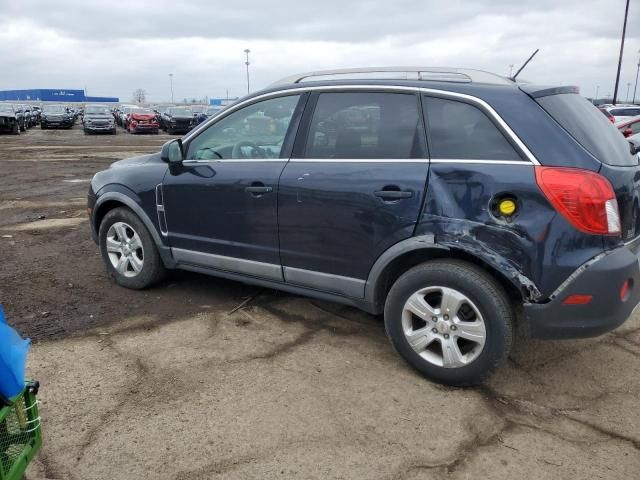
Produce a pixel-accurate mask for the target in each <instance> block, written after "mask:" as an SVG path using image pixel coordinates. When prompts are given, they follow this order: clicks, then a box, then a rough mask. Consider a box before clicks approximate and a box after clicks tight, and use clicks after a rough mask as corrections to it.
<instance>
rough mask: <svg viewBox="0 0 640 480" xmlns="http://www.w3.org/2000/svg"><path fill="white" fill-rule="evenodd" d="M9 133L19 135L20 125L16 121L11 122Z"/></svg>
mask: <svg viewBox="0 0 640 480" xmlns="http://www.w3.org/2000/svg"><path fill="white" fill-rule="evenodd" d="M11 133H13V134H14V135H20V125H18V123H17V122H16V123H14V124H13V128H12V129H11Z"/></svg>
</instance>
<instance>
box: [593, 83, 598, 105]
mask: <svg viewBox="0 0 640 480" xmlns="http://www.w3.org/2000/svg"><path fill="white" fill-rule="evenodd" d="M598 90H600V85H596V96H595V97H594V98H593V104H594V105H595V104H596V100H598Z"/></svg>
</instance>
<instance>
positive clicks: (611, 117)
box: [598, 107, 616, 123]
mask: <svg viewBox="0 0 640 480" xmlns="http://www.w3.org/2000/svg"><path fill="white" fill-rule="evenodd" d="M598 110H600V111H601V112H602V114H603V115H604V116H605V117H607V118H608V119H609V121H610V122H611V123H616V117H614V116H613V115H611V113H609V110H607V109H605V108H600V107H598Z"/></svg>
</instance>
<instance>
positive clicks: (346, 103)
mask: <svg viewBox="0 0 640 480" xmlns="http://www.w3.org/2000/svg"><path fill="white" fill-rule="evenodd" d="M304 156H305V157H306V158H328V159H409V158H424V157H425V148H424V131H423V129H422V125H421V121H420V114H419V111H418V102H417V98H416V96H415V95H412V94H404V93H369V92H356V93H351V92H348V93H347V92H345V93H322V94H320V95H319V96H318V102H317V104H316V107H315V111H314V113H313V118H312V120H311V125H310V128H309V135H308V137H307V144H306V148H305V153H304Z"/></svg>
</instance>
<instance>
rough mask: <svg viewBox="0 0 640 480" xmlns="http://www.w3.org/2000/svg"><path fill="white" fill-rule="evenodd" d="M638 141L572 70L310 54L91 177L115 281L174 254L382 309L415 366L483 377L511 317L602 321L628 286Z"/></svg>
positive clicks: (610, 323) (632, 274) (146, 279)
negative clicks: (573, 80) (529, 74)
mask: <svg viewBox="0 0 640 480" xmlns="http://www.w3.org/2000/svg"><path fill="white" fill-rule="evenodd" d="M639 203H640V165H639V159H638V152H637V151H635V147H632V146H630V145H629V143H627V141H626V140H625V139H624V137H623V136H622V135H620V133H619V132H618V131H617V130H616V129H615V127H613V126H612V125H611V123H610V122H609V121H608V120H607V119H606V117H604V116H603V115H602V114H601V113H600V112H599V111H598V110H597V109H596V108H595V107H593V106H592V105H591V104H590V103H588V102H587V101H586V100H585V99H584V98H583V97H581V96H580V95H579V94H578V91H577V89H576V88H574V87H545V86H536V85H531V84H520V83H516V82H514V81H512V80H509V79H506V78H504V77H499V76H497V75H493V74H489V73H486V72H481V71H473V70H464V69H435V68H407V69H392V68H387V69H359V70H348V71H333V72H314V73H310V74H304V75H298V76H296V77H293V78H290V79H287V80H286V81H284V82H281V83H279V84H277V85H275V86H272V87H271V88H269V89H267V90H264V91H261V92H258V93H256V94H253V95H251V96H248V97H245V98H244V99H241V100H240V101H238V102H237V103H236V104H234V105H232V106H230V107H228V108H226V109H225V110H224V111H222V112H220V113H219V114H217V115H216V116H214V117H213V118H210V119H209V120H207V121H206V122H205V123H203V124H202V125H200V126H199V127H198V128H197V129H195V130H194V131H192V132H191V133H189V134H188V135H186V136H185V137H184V138H182V139H176V140H172V141H170V142H168V143H167V144H165V145H164V146H163V148H162V152H160V153H157V154H153V155H145V156H142V157H137V158H132V159H129V160H123V161H120V162H116V163H114V164H113V165H112V166H111V168H109V169H107V170H104V171H102V172H99V173H98V174H96V175H95V177H94V178H93V181H92V183H91V189H90V192H89V212H90V216H91V225H92V230H93V237H94V239H95V241H96V242H97V243H98V244H99V246H100V249H101V252H102V256H103V258H104V261H105V264H106V266H107V269H108V270H109V272H110V274H111V275H112V276H113V277H114V279H115V281H116V282H117V283H118V284H120V285H123V286H125V287H129V288H145V287H148V286H149V285H151V284H153V283H154V282H156V281H158V280H159V279H161V278H162V276H163V275H164V273H165V271H166V270H167V269H175V268H178V269H185V270H192V271H195V272H201V273H206V274H211V275H216V276H220V277H225V278H229V279H233V280H238V281H241V282H246V283H253V284H257V285H262V286H267V287H273V288H277V289H282V290H286V291H289V292H293V293H297V294H302V295H308V296H312V297H316V298H320V299H325V300H332V301H336V302H341V303H344V304H348V305H353V306H356V307H358V308H361V309H363V310H365V311H367V312H370V313H372V314H382V313H384V319H385V325H386V330H387V333H388V335H389V337H390V339H391V342H392V343H393V346H394V347H395V348H396V350H397V351H398V352H399V353H400V354H401V355H402V356H403V357H404V359H405V360H406V361H407V362H408V363H409V364H410V365H411V366H413V367H414V368H416V369H417V370H418V371H420V372H421V373H422V374H423V375H425V376H427V377H428V378H431V379H434V380H436V381H438V382H442V383H446V384H451V385H468V384H474V383H478V382H480V381H482V380H483V379H484V378H486V377H487V376H488V375H489V374H490V373H491V372H492V371H493V370H495V368H496V367H497V366H498V365H499V364H500V362H501V361H503V360H504V359H505V358H506V357H507V355H508V354H509V351H510V347H511V344H512V339H513V337H514V334H515V331H516V328H517V329H518V330H519V331H522V332H524V334H526V335H528V336H530V337H536V338H576V337H588V336H594V335H599V334H602V333H604V332H606V331H608V330H611V329H614V328H616V327H617V326H619V325H620V324H621V323H622V322H624V321H625V319H627V318H628V317H629V315H630V314H631V312H632V310H633V309H634V307H635V306H636V304H637V303H638V301H639V300H640V270H639V267H638V253H639V252H638V250H639V248H640V240H639V239H638V236H639V235H640V228H639V224H638V223H639V216H638V206H639Z"/></svg>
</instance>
